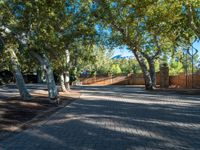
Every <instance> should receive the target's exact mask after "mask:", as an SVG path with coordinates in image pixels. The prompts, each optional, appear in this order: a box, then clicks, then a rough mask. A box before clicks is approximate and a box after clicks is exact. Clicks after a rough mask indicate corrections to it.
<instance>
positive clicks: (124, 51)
mask: <svg viewBox="0 0 200 150" xmlns="http://www.w3.org/2000/svg"><path fill="white" fill-rule="evenodd" d="M193 46H194V47H195V48H196V49H197V50H198V51H199V52H198V54H199V55H200V42H195V43H194V44H193ZM116 55H122V56H133V53H132V52H131V51H129V50H128V49H127V48H126V47H123V48H119V47H117V48H115V49H114V54H113V56H116Z"/></svg>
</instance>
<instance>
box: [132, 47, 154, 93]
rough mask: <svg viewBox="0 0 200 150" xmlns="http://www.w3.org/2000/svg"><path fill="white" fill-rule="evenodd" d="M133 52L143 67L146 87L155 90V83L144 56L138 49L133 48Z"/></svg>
mask: <svg viewBox="0 0 200 150" xmlns="http://www.w3.org/2000/svg"><path fill="white" fill-rule="evenodd" d="M133 53H134V55H135V57H136V59H137V61H138V63H139V65H140V67H141V69H142V72H143V75H144V81H145V89H146V90H153V83H152V79H151V75H150V72H149V71H148V68H147V66H146V64H145V60H144V58H143V57H142V56H141V54H139V52H138V51H136V50H133Z"/></svg>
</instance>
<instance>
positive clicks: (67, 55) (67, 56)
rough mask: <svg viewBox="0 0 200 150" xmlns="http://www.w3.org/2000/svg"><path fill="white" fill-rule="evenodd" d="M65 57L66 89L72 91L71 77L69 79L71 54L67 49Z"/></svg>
mask: <svg viewBox="0 0 200 150" xmlns="http://www.w3.org/2000/svg"><path fill="white" fill-rule="evenodd" d="M65 55H66V64H67V67H66V71H65V72H64V81H65V88H66V89H67V90H70V83H69V81H70V77H69V62H70V53H69V50H68V49H65Z"/></svg>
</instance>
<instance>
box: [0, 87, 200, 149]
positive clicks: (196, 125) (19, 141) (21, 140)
mask: <svg viewBox="0 0 200 150" xmlns="http://www.w3.org/2000/svg"><path fill="white" fill-rule="evenodd" d="M74 90H79V91H81V92H82V96H81V98H80V100H77V101H75V102H73V103H71V104H70V105H68V106H66V107H64V108H63V109H61V110H59V111H58V112H56V113H55V114H54V115H52V116H50V117H49V119H48V120H47V121H46V122H45V123H44V124H42V125H40V126H37V127H34V128H31V129H27V130H25V131H23V132H21V133H20V134H18V135H16V136H14V137H11V138H9V139H6V140H4V141H1V142H0V145H1V146H0V147H1V148H0V149H6V150H27V149H28V150H35V149H36V150H46V149H49V150H51V149H52V150H54V149H57V150H60V149H63V150H64V149H65V150H79V149H80V150H97V149H99V150H106V149H107V150H112V149H113V150H159V149H163V150H190V149H191V150H195V149H196V150H197V149H199V148H200V142H199V141H200V96H197V95H196V96H194V95H179V94H174V93H169V92H167V93H166V92H159V93H158V92H146V91H144V90H143V89H141V88H134V87H126V86H110V87H104V86H102V87H95V86H82V87H76V88H74Z"/></svg>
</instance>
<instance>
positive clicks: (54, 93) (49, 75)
mask: <svg viewBox="0 0 200 150" xmlns="http://www.w3.org/2000/svg"><path fill="white" fill-rule="evenodd" d="M30 54H31V55H32V56H33V57H35V58H36V59H37V60H38V61H39V62H40V65H41V66H42V67H43V69H44V71H45V75H46V82H47V87H48V92H49V98H50V99H51V100H58V97H59V94H58V89H57V87H56V84H55V80H54V75H53V71H52V69H51V65H50V62H49V59H48V58H47V57H46V56H45V55H43V56H41V55H40V54H38V53H36V52H34V51H30Z"/></svg>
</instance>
